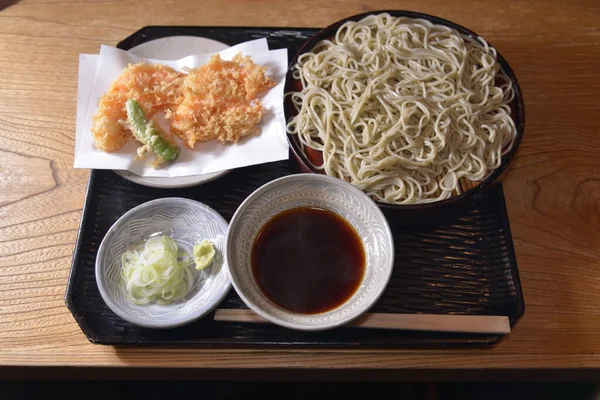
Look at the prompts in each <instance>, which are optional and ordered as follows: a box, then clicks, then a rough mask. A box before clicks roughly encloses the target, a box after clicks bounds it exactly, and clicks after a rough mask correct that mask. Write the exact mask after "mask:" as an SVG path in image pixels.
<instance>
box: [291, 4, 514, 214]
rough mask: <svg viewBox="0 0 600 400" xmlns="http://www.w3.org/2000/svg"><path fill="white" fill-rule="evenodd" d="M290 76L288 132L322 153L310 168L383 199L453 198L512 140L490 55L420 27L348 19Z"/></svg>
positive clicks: (453, 35)
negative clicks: (296, 87) (294, 83)
mask: <svg viewBox="0 0 600 400" xmlns="http://www.w3.org/2000/svg"><path fill="white" fill-rule="evenodd" d="M293 76H294V78H295V79H299V80H300V81H301V83H302V86H303V89H302V91H301V92H293V93H288V94H287V95H289V96H291V100H292V102H293V104H294V106H295V108H296V110H297V112H298V114H297V115H296V116H294V117H293V119H291V120H290V121H289V123H288V125H287V131H288V133H290V134H295V135H298V138H299V141H300V143H301V144H302V146H304V147H305V148H306V147H309V148H311V149H313V150H318V151H320V152H322V155H323V164H322V165H313V167H315V168H317V169H320V170H324V172H325V173H326V174H327V175H331V176H335V177H338V178H341V179H343V180H345V181H347V182H350V183H352V184H353V185H354V186H356V187H358V188H359V189H362V190H364V191H365V192H366V193H367V194H368V195H370V196H371V197H373V198H374V199H376V200H379V201H382V202H387V203H392V204H414V203H426V202H433V201H438V200H442V199H447V198H449V197H451V196H453V195H456V194H459V193H461V186H460V182H461V181H464V180H470V181H475V182H476V181H481V180H483V179H484V178H486V177H487V176H488V175H489V174H490V172H491V171H493V170H494V169H496V168H498V167H499V166H500V163H501V160H502V156H503V155H505V154H506V153H507V152H508V151H509V150H510V147H511V146H512V143H513V142H514V139H515V136H516V127H515V124H514V121H513V119H512V118H511V116H510V114H511V110H510V107H509V104H510V103H511V101H512V100H513V98H514V91H513V87H512V84H511V82H510V80H509V79H508V78H506V77H505V76H504V74H503V72H502V71H501V69H500V65H499V63H498V62H497V59H496V50H495V49H493V48H491V47H489V46H488V44H487V43H486V42H485V41H484V40H483V39H481V38H478V39H477V40H476V39H473V38H471V37H468V36H465V35H462V34H460V33H459V32H457V31H455V30H453V29H451V28H448V27H445V26H440V25H434V24H432V23H431V22H429V21H426V20H421V19H412V18H395V17H391V16H390V15H389V14H379V15H376V16H375V15H373V16H368V17H366V18H364V19H362V20H361V21H359V22H347V23H345V24H344V25H342V26H341V27H340V28H339V29H338V31H337V33H336V34H335V37H334V38H333V39H332V40H323V41H321V42H319V43H318V44H317V45H316V46H315V47H314V49H313V50H312V52H310V53H306V54H303V55H301V56H300V57H299V58H298V63H297V64H296V66H295V69H294V71H293ZM311 163H314V160H313V161H312V162H311Z"/></svg>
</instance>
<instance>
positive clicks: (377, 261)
mask: <svg viewBox="0 0 600 400" xmlns="http://www.w3.org/2000/svg"><path fill="white" fill-rule="evenodd" d="M297 207H317V208H322V209H326V210H329V211H332V212H334V213H336V214H338V215H340V216H341V217H343V218H344V219H346V220H347V221H348V222H349V223H350V225H352V226H353V227H354V228H355V229H356V231H357V232H358V234H359V236H360V238H361V240H362V243H363V246H364V249H365V255H366V268H365V276H364V278H363V281H362V283H361V285H360V287H359V288H358V290H357V291H356V293H355V294H354V295H353V296H352V297H351V298H350V299H349V300H348V301H347V302H345V303H344V304H343V305H341V306H340V307H338V308H335V309H333V310H331V311H328V312H325V313H320V314H313V315H305V314H297V313H292V312H288V311H286V310H283V309H281V308H280V307H278V306H276V305H275V304H273V303H272V302H271V301H270V300H269V299H268V298H266V297H265V296H264V295H263V293H262V292H261V291H260V289H259V288H258V286H257V284H256V282H255V280H254V277H253V276H252V268H251V261H250V254H251V250H252V245H253V243H254V240H255V238H256V236H257V235H258V233H259V232H260V229H261V227H262V226H263V225H264V224H265V223H267V221H269V220H270V219H271V218H273V217H274V216H275V215H277V214H279V213H281V212H283V211H285V210H288V209H292V208H297ZM227 243H228V244H227V260H228V263H229V265H230V268H231V277H232V281H233V284H234V287H235V288H236V290H237V292H238V294H239V295H240V297H242V299H243V300H244V301H245V302H246V304H247V305H248V306H249V307H250V308H252V309H253V310H254V311H255V312H257V313H258V314H260V315H262V316H263V317H265V318H267V319H269V320H271V321H272V322H274V323H277V324H280V325H283V326H286V327H289V328H295V329H304V330H320V329H326V328H332V327H335V326H338V325H341V324H344V323H346V322H348V321H350V320H352V319H353V318H356V317H358V316H359V315H360V314H362V313H363V312H364V311H366V310H367V309H369V308H370V307H371V305H373V303H375V301H376V300H377V299H378V298H379V296H380V295H381V293H382V292H383V290H384V289H385V286H386V285H387V282H388V280H389V278H390V275H391V272H392V268H393V261H394V248H393V243H392V234H391V231H390V228H389V226H388V223H387V221H386V219H385V217H384V216H383V214H382V213H381V211H380V210H379V208H378V207H377V206H376V205H375V203H374V202H373V201H372V200H371V199H369V198H368V197H367V196H366V195H365V194H364V193H362V192H361V191H359V190H358V189H356V188H354V187H353V186H351V185H350V184H348V183H346V182H343V181H341V180H339V179H335V178H331V177H328V176H324V175H316V174H297V175H291V176H287V177H284V178H280V179H277V180H275V181H272V182H270V183H268V184H266V185H264V186H263V187H261V188H259V189H258V190H256V191H255V192H254V193H252V194H251V195H250V196H249V197H248V199H246V201H244V203H242V205H241V206H240V208H238V210H237V211H236V213H235V215H234V217H233V219H232V221H231V227H230V231H229V234H228V239H227Z"/></svg>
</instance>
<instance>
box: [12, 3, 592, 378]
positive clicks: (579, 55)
mask: <svg viewBox="0 0 600 400" xmlns="http://www.w3.org/2000/svg"><path fill="white" fill-rule="evenodd" d="M10 3H11V1H8V4H7V1H6V0H3V1H0V7H2V6H4V7H6V8H4V9H3V10H2V11H0V364H1V365H2V366H3V367H2V368H0V377H2V376H9V375H10V376H12V375H25V374H26V373H29V375H28V376H32V375H35V374H34V373H33V372H32V371H38V372H39V373H40V374H42V373H43V374H46V375H44V376H64V377H75V376H82V375H76V374H84V373H85V371H87V372H89V376H92V372H93V373H98V372H101V371H102V372H104V373H105V374H108V375H111V376H115V377H132V376H144V377H151V376H160V377H174V378H181V377H184V376H186V374H187V375H190V376H193V377H198V378H226V379H234V378H250V377H256V378H262V379H268V378H272V377H280V378H281V377H283V378H290V379H296V378H303V379H304V378H306V379H309V378H317V379H322V378H332V379H337V378H340V379H342V378H347V377H350V376H353V377H354V376H359V377H364V378H367V379H378V378H411V379H412V378H416V379H430V378H431V379H444V378H446V379H453V378H460V377H461V376H462V377H469V376H486V377H498V376H502V375H498V373H499V371H495V370H496V369H499V370H502V371H506V370H514V369H518V370H523V371H520V372H519V373H518V374H515V375H512V378H517V379H518V378H526V377H530V376H531V373H529V374H528V373H527V372H528V371H529V372H531V371H537V372H539V371H540V369H546V368H549V369H553V370H554V371H555V372H556V371H561V373H564V372H565V371H563V370H572V369H582V370H579V371H575V373H574V374H571V376H573V377H576V376H579V377H584V376H585V375H582V372H583V369H584V368H593V369H598V368H599V367H600V261H599V260H600V219H599V214H600V131H599V130H600V34H599V32H600V3H599V2H597V1H594V0H591V1H587V2H585V1H561V0H556V1H546V2H544V1H539V0H536V1H533V0H531V1H512V2H508V1H488V0H480V1H477V2H471V1H467V0H464V1H446V0H423V1H420V2H414V1H384V0H379V1H360V0H346V1H341V0H327V1H316V0H312V1H302V2H300V1H298V2H288V1H284V0H268V1H267V0H264V1H253V2H246V1H242V0H229V1H228V2H226V5H220V3H221V2H217V1H207V2H194V1H191V0H189V1H185V0H182V1H170V0H162V1H145V2H142V1H140V2H133V1H127V2H119V1H109V0H106V1H101V0H61V1H58V0H56V1H42V0H24V1H21V2H16V1H15V2H14V3H15V4H14V5H10ZM388 8H400V9H413V10H415V11H422V12H425V13H430V14H434V15H437V16H440V17H443V18H447V19H450V20H453V21H455V22H457V23H459V24H462V25H465V26H467V27H469V28H471V29H473V30H474V31H476V32H478V33H480V34H481V35H482V36H484V37H486V38H487V39H489V41H490V42H492V43H493V44H494V45H495V46H496V47H497V48H498V49H499V50H500V51H501V52H502V53H503V55H504V56H505V57H506V58H507V60H508V61H509V62H510V63H511V65H512V66H513V68H514V70H515V72H516V74H517V76H518V77H519V80H520V83H521V86H522V89H523V92H524V96H525V103H526V109H527V123H526V132H525V139H524V141H523V143H522V146H521V149H520V151H519V153H518V157H517V159H516V160H515V161H514V163H513V164H512V166H511V168H510V172H509V174H508V176H507V177H506V183H505V192H506V198H507V207H508V211H509V215H510V223H511V228H512V232H513V237H514V243H515V247H516V254H517V259H518V263H519V269H520V273H521V279H522V283H523V288H524V295H525V301H526V306H527V310H526V313H525V315H524V317H523V318H522V319H521V320H520V321H519V323H518V324H517V326H516V327H515V329H514V331H513V333H512V334H511V335H510V336H509V337H507V338H505V339H504V340H502V341H501V343H499V344H498V345H497V346H496V347H495V348H492V349H475V350H448V351H443V350H418V351H409V350H393V351H390V350H386V351H359V350H353V351H322V350H320V351H306V350H303V351H275V350H273V351H272V350H268V351H267V350H250V349H248V350H226V349H222V350H203V349H193V348H143V349H139V348H138V349H136V348H128V349H115V348H112V347H106V346H99V345H93V344H90V343H89V342H88V341H87V339H86V338H85V336H84V335H83V334H82V332H81V330H80V329H79V327H78V326H77V324H76V323H75V320H74V319H73V317H72V316H71V314H70V313H69V311H68V310H67V308H66V307H65V304H64V292H65V285H66V281H67V275H68V272H69V266H70V262H71V257H72V252H73V246H74V243H75V237H76V232H77V227H78V224H79V219H80V217H81V209H82V202H83V199H84V191H85V188H86V182H87V178H88V174H89V172H88V171H86V170H75V169H73V168H72V165H73V145H74V131H75V106H76V87H77V64H78V54H79V53H95V52H98V49H99V45H100V44H102V43H105V44H109V45H115V44H116V43H117V42H119V41H120V40H121V39H123V38H124V37H126V36H128V35H130V34H131V33H133V32H135V31H136V30H137V29H139V28H141V27H143V26H145V25H157V24H160V25H225V26H227V25H228V26H236V25H237V26H248V25H254V26H282V27H301V26H302V27H321V26H326V25H328V24H330V23H332V22H334V21H336V20H339V19H341V18H343V17H346V16H349V15H352V14H356V13H360V12H364V11H368V10H378V9H388ZM19 366H21V367H36V368H33V369H24V368H19ZM43 367H61V368H52V369H44V368H43ZM69 367H91V368H89V369H71V368H69ZM113 367H117V368H113ZM119 367H138V368H128V369H123V368H119ZM141 367H160V368H161V369H162V371H161V372H160V375H159V374H158V373H154V375H153V372H152V371H149V370H145V371H144V373H143V375H136V374H139V373H140V369H139V368H141ZM171 367H176V368H179V369H172V368H171ZM224 368H227V369H231V370H233V371H234V372H233V373H229V374H225V373H223V374H221V371H222V369H224ZM271 368H284V369H283V370H280V371H279V373H278V374H273V373H271V372H269V371H268V370H269V369H271ZM199 369H203V370H199ZM320 369H327V370H328V373H327V374H323V373H322V371H320ZM359 369H360V370H359ZM477 369H488V370H487V373H486V372H485V371H484V372H481V371H480V373H479V375H473V373H472V372H469V373H468V374H467V373H466V372H464V370H477ZM489 369H491V371H492V372H493V373H492V372H490V370H489ZM376 370H377V372H375V371H376ZM422 370H434V372H431V371H428V372H427V373H425V372H423V371H422ZM27 371H29V372H27ZM49 371H53V372H52V373H51V375H48V374H50V372H49ZM350 372H352V373H350ZM500 372H501V371H500ZM184 373H185V374H184ZM463 373H464V374H463ZM74 374H75V375H74ZM461 374H462V375H461ZM482 374H483V375H482ZM547 376H548V375H547ZM560 376H561V377H565V376H567V375H560Z"/></svg>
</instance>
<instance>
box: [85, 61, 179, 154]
mask: <svg viewBox="0 0 600 400" xmlns="http://www.w3.org/2000/svg"><path fill="white" fill-rule="evenodd" d="M184 76H185V74H183V73H181V72H177V71H176V70H174V69H173V68H171V67H168V66H166V65H160V64H156V65H150V64H145V63H140V64H130V65H129V66H128V67H127V68H126V69H125V70H124V71H123V73H122V74H121V75H120V76H119V78H117V80H116V81H115V82H114V83H113V84H112V85H111V87H110V89H109V90H108V92H106V93H105V94H104V95H102V97H100V99H99V100H98V113H97V114H96V115H95V116H94V117H93V120H92V121H93V124H92V134H93V136H94V140H95V144H96V148H97V149H98V150H101V151H107V152H110V151H116V150H118V149H120V148H121V147H122V146H123V145H124V144H125V143H126V142H127V140H129V139H130V138H131V137H132V136H131V131H129V130H128V129H125V127H124V126H123V121H125V120H126V119H127V113H126V112H125V102H126V101H127V99H129V98H132V99H135V100H137V101H138V102H139V104H140V106H141V107H142V108H143V110H144V113H145V115H146V116H147V117H148V118H152V117H153V116H154V115H155V114H156V113H157V112H160V111H165V110H174V109H175V108H176V107H177V104H178V103H179V102H180V101H181V99H180V96H181V87H182V83H183V77H184Z"/></svg>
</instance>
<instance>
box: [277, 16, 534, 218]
mask: <svg viewBox="0 0 600 400" xmlns="http://www.w3.org/2000/svg"><path fill="white" fill-rule="evenodd" d="M384 13H388V14H389V15H391V16H392V17H408V18H414V19H424V20H427V21H429V22H432V23H434V24H437V25H444V26H447V27H450V28H452V29H455V30H457V31H458V32H459V33H462V34H464V35H466V36H470V37H472V38H474V39H475V40H477V41H479V38H483V37H482V36H480V35H478V34H477V33H475V32H473V31H472V30H470V29H468V28H465V27H464V26H462V25H459V24H457V23H455V22H452V21H449V20H447V19H444V18H440V17H436V16H434V15H430V14H425V13H420V12H416V11H405V10H375V11H368V12H364V13H361V14H356V15H352V16H350V17H347V18H344V19H341V20H339V21H337V22H334V23H333V24H331V25H329V26H327V27H325V28H323V29H321V30H320V31H319V32H317V33H316V34H315V35H314V36H313V37H311V38H310V39H308V40H307V41H306V42H304V44H303V45H302V46H301V47H300V49H299V50H298V51H297V52H296V54H295V55H294V57H293V58H292V60H291V61H290V63H289V64H288V70H287V73H286V82H285V88H284V92H285V93H289V92H290V91H292V90H291V89H290V85H292V82H295V81H296V79H294V78H293V77H292V72H293V70H292V68H293V67H294V65H295V64H296V62H297V60H298V57H299V56H301V55H302V54H304V53H307V52H308V51H310V49H312V48H313V47H314V46H315V45H316V44H317V43H318V42H319V41H321V40H323V39H325V38H327V37H330V36H332V35H333V34H335V32H336V31H337V30H338V28H339V27H340V26H342V25H343V24H345V23H346V22H349V21H358V20H361V19H363V18H365V17H367V16H370V15H378V14H384ZM486 42H487V44H488V45H489V46H490V47H493V48H494V49H496V58H497V60H498V62H499V64H500V67H501V68H502V70H503V72H504V73H505V74H506V76H507V77H508V79H509V80H510V81H511V82H512V83H513V86H514V90H515V99H514V100H513V104H514V109H515V116H514V122H515V126H516V128H517V135H516V137H515V141H514V142H513V144H512V146H511V148H510V150H509V151H508V153H507V154H506V155H504V156H503V157H502V162H501V164H500V166H499V167H498V168H496V169H495V170H494V171H492V173H491V174H489V175H488V176H487V177H486V178H485V179H483V180H482V181H479V184H478V185H477V186H475V187H473V188H471V189H469V190H467V191H466V192H463V193H461V194H459V195H457V196H452V197H450V198H448V199H444V200H438V201H434V202H430V203H418V204H390V203H385V202H382V201H378V200H373V201H375V203H376V204H377V205H378V206H379V207H381V208H382V209H384V210H390V211H391V210H395V211H397V210H406V211H409V210H410V211H417V210H423V211H428V210H433V209H438V208H439V207H443V206H454V205H458V204H462V203H463V201H464V203H467V201H466V200H472V199H475V198H477V197H478V196H484V195H485V194H487V193H488V192H489V191H491V190H492V188H493V187H494V186H495V185H496V183H497V182H498V181H499V180H501V179H502V176H503V173H504V172H505V171H506V169H507V168H508V165H509V164H510V163H511V161H512V160H513V158H514V157H515V155H516V153H517V151H518V150H519V147H520V145H521V141H522V139H523V135H524V133H525V103H524V100H523V92H522V90H521V86H520V85H519V81H518V80H517V76H516V74H515V73H514V71H513V69H512V68H511V66H510V65H509V64H508V62H507V61H506V59H505V58H504V57H503V56H502V54H500V51H498V49H497V48H496V47H495V46H494V45H493V44H492V43H490V42H489V41H487V40H486ZM287 98H288V97H286V100H285V104H284V113H285V115H286V122H287V121H288V119H289V117H288V115H289V112H288V108H289V105H288V103H289V100H287ZM292 136H293V135H290V134H287V132H286V137H287V140H288V144H289V146H290V149H291V151H292V153H293V155H294V156H295V157H296V159H297V160H298V161H299V162H300V163H301V164H302V166H303V167H305V168H306V169H308V170H309V171H311V172H312V173H314V174H319V175H324V174H322V173H320V172H319V171H316V170H315V169H314V168H313V167H312V164H311V163H310V162H309V160H308V158H307V157H306V155H305V154H304V152H303V151H302V150H301V149H300V148H299V144H298V143H297V140H296V139H295V138H293V137H292Z"/></svg>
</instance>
